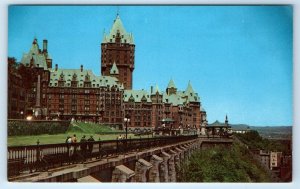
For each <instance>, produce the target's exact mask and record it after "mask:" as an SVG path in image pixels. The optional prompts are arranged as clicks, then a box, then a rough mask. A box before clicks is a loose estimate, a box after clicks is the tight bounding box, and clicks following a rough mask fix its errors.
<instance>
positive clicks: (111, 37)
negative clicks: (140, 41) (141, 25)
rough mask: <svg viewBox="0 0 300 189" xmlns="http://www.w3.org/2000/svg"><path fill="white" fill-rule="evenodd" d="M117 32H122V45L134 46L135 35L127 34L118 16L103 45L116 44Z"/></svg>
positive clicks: (104, 38) (105, 36)
mask: <svg viewBox="0 0 300 189" xmlns="http://www.w3.org/2000/svg"><path fill="white" fill-rule="evenodd" d="M117 32H120V35H121V43H129V44H134V40H133V35H132V34H131V33H127V32H126V30H125V28H124V26H123V23H122V21H121V18H120V16H119V15H117V17H116V19H115V20H114V23H113V26H112V28H111V30H110V32H109V34H108V35H106V34H105V33H104V37H103V40H102V43H110V42H112V43H114V42H115V39H116V35H117Z"/></svg>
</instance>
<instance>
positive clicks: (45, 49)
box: [43, 39, 48, 52]
mask: <svg viewBox="0 0 300 189" xmlns="http://www.w3.org/2000/svg"><path fill="white" fill-rule="evenodd" d="M43 52H48V40H46V39H44V40H43Z"/></svg>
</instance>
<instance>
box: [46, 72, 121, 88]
mask: <svg viewBox="0 0 300 189" xmlns="http://www.w3.org/2000/svg"><path fill="white" fill-rule="evenodd" d="M49 71H50V82H49V86H50V87H57V86H58V81H59V80H63V81H65V85H64V87H71V81H72V80H75V81H77V82H78V85H77V87H84V81H90V82H91V87H92V88H99V87H109V88H111V87H113V86H114V87H117V88H118V89H120V90H123V89H124V86H122V84H120V83H119V81H118V79H117V78H115V77H111V76H96V75H95V74H94V73H93V72H92V70H82V71H81V69H57V70H55V69H49ZM61 76H63V77H61Z"/></svg>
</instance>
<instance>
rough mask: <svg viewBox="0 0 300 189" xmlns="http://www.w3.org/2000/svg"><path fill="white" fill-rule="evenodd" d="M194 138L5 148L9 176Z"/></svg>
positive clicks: (158, 138) (191, 136)
mask: <svg viewBox="0 0 300 189" xmlns="http://www.w3.org/2000/svg"><path fill="white" fill-rule="evenodd" d="M196 138H197V135H189V136H169V137H154V138H138V139H127V140H126V139H122V140H106V141H95V142H85V143H72V144H67V143H60V144H43V145H40V144H39V142H38V143H37V145H30V146H12V147H8V151H7V157H8V176H9V177H11V176H15V175H19V174H20V173H22V172H30V173H32V172H35V171H45V170H48V169H49V168H56V167H60V166H63V165H67V164H72V163H82V162H85V161H87V160H91V159H92V158H93V159H95V158H96V159H101V158H103V157H113V156H117V155H119V154H123V153H128V152H132V151H141V150H143V149H147V148H153V147H159V146H164V145H170V144H175V143H178V142H183V141H188V140H192V139H196Z"/></svg>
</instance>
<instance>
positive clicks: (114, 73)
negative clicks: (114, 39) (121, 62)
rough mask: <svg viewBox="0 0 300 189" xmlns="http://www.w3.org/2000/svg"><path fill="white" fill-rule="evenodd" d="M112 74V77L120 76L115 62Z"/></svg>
mask: <svg viewBox="0 0 300 189" xmlns="http://www.w3.org/2000/svg"><path fill="white" fill-rule="evenodd" d="M110 74H111V75H118V74H119V69H118V68H117V65H116V63H115V62H114V63H113V65H112V67H111V69H110Z"/></svg>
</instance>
